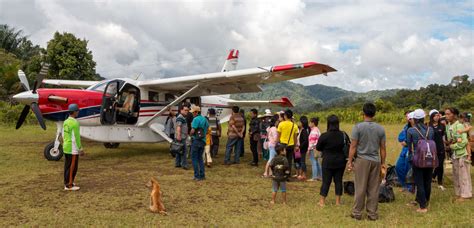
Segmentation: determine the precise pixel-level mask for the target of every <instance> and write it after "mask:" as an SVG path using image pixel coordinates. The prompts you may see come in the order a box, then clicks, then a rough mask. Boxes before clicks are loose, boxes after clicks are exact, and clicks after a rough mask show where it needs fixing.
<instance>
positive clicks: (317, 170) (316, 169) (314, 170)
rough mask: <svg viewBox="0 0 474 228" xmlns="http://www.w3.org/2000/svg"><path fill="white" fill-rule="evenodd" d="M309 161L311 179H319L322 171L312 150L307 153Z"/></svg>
mask: <svg viewBox="0 0 474 228" xmlns="http://www.w3.org/2000/svg"><path fill="white" fill-rule="evenodd" d="M309 160H310V161H311V167H312V169H311V170H312V173H313V176H312V177H311V178H312V179H317V178H321V175H322V171H321V166H320V165H319V162H318V159H317V158H315V157H314V149H313V150H310V151H309Z"/></svg>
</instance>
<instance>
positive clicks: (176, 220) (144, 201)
mask: <svg viewBox="0 0 474 228" xmlns="http://www.w3.org/2000/svg"><path fill="white" fill-rule="evenodd" d="M401 127H402V126H401V125H385V128H386V131H387V136H388V163H391V164H394V163H395V161H396V159H397V157H398V153H399V151H400V146H399V145H398V143H397V141H396V137H397V135H398V132H399V130H400V129H401ZM343 128H344V129H345V130H347V131H350V128H351V125H347V124H345V125H343ZM322 129H325V126H323V127H322ZM54 133H55V129H54V126H53V125H49V129H48V130H47V131H43V130H41V129H40V128H39V127H38V126H31V125H29V126H24V127H23V128H22V129H20V130H14V128H13V127H5V126H2V127H0V226H1V227H5V226H37V225H39V226H70V225H73V226H91V225H93V226H111V227H116V226H241V227H243V226H300V227H310V226H311V227H315V226H330V227H334V226H338V227H339V226H344V227H349V226H373V227H380V226H404V227H414V226H424V227H428V226H436V227H441V226H460V227H468V226H470V227H473V226H474V217H473V215H474V200H471V201H469V202H464V203H461V204H457V203H453V202H452V200H453V195H454V193H453V186H452V184H451V183H452V182H451V170H450V169H449V168H448V169H447V170H446V187H447V188H448V189H447V190H446V191H445V192H442V191H440V190H439V189H437V188H436V185H435V184H433V192H432V200H431V205H430V208H429V210H430V211H429V212H428V213H427V214H418V213H416V212H415V208H413V207H408V206H406V203H407V202H409V201H410V200H413V199H414V195H411V194H406V193H400V192H399V189H398V188H396V189H395V194H396V201H395V202H393V203H388V204H379V213H380V219H379V220H378V221H376V222H370V221H368V220H363V221H354V220H352V219H351V218H349V214H350V208H351V206H352V203H353V199H352V197H350V196H347V195H344V196H343V205H342V206H335V205H334V186H332V187H331V190H330V195H329V198H328V205H327V206H326V207H325V208H320V207H319V206H317V201H318V199H319V188H320V186H321V183H320V182H313V183H308V182H290V183H289V184H288V205H286V206H284V205H281V204H279V199H280V198H278V199H277V204H276V205H275V206H274V207H273V208H270V207H269V201H270V196H271V181H270V180H269V179H263V178H261V177H260V175H261V174H262V171H263V168H262V166H260V167H258V168H254V167H251V166H249V165H248V162H249V161H250V157H251V155H250V150H249V149H248V147H247V150H246V155H245V157H244V159H243V161H242V163H241V164H239V165H233V166H230V167H226V166H224V165H222V163H223V152H224V144H225V141H226V140H225V139H223V140H222V141H223V142H222V143H221V148H220V151H219V158H217V159H216V160H215V162H214V166H213V167H212V168H210V169H206V176H207V180H206V181H202V182H195V181H192V177H193V172H192V171H191V170H188V171H185V170H182V169H176V168H174V160H172V158H171V156H170V155H169V154H168V152H167V145H165V144H122V145H120V147H119V148H118V149H105V148H104V147H103V146H102V144H100V143H94V142H90V141H86V142H84V143H83V144H84V146H85V151H86V153H87V155H86V156H84V157H81V158H80V162H79V171H78V176H77V179H76V183H77V184H78V185H80V186H81V190H80V191H78V192H65V191H64V190H63V185H62V181H63V180H62V172H63V165H64V163H63V160H61V161H59V162H49V161H46V160H45V159H44V157H43V148H44V146H45V145H46V144H47V143H48V142H50V141H52V140H53V137H54ZM247 146H248V145H247ZM307 163H308V164H309V161H308V162H307ZM151 176H155V177H157V179H158V180H159V181H160V183H161V187H162V191H163V192H164V198H163V200H164V204H165V206H166V207H167V209H168V212H169V215H168V216H160V215H158V214H153V213H150V212H149V211H148V202H149V201H148V200H149V190H148V189H147V188H146V187H145V184H146V182H147V181H148V180H149V178H150V177H151ZM472 176H474V175H472ZM351 178H352V176H351V174H347V175H345V177H344V179H345V180H350V179H351Z"/></svg>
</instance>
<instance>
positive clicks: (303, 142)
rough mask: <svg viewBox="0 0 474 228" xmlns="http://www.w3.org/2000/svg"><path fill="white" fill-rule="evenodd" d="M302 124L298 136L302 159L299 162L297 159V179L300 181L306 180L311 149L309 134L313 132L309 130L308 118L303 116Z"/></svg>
mask: <svg viewBox="0 0 474 228" xmlns="http://www.w3.org/2000/svg"><path fill="white" fill-rule="evenodd" d="M300 123H301V130H300V133H299V134H298V143H297V146H298V147H299V148H300V153H301V157H300V158H299V159H298V160H297V159H295V162H296V166H297V167H296V170H297V175H298V176H297V177H296V178H297V179H298V180H306V153H307V152H308V148H309V134H310V131H311V130H310V129H309V123H308V117H306V116H301V118H300ZM296 160H297V161H296Z"/></svg>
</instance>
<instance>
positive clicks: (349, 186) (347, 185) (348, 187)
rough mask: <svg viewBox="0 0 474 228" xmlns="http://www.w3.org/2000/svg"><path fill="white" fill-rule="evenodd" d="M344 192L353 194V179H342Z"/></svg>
mask: <svg viewBox="0 0 474 228" xmlns="http://www.w3.org/2000/svg"><path fill="white" fill-rule="evenodd" d="M343 184H344V193H346V194H347V195H350V196H353V195H354V193H355V187H354V181H344V183H343Z"/></svg>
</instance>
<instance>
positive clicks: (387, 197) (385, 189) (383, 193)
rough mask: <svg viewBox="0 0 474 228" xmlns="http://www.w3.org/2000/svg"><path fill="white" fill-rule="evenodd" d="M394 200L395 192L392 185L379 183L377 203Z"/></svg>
mask: <svg viewBox="0 0 474 228" xmlns="http://www.w3.org/2000/svg"><path fill="white" fill-rule="evenodd" d="M392 201H395V193H394V192H393V188H392V186H390V185H388V184H381V185H380V188H379V203H390V202H392Z"/></svg>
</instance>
